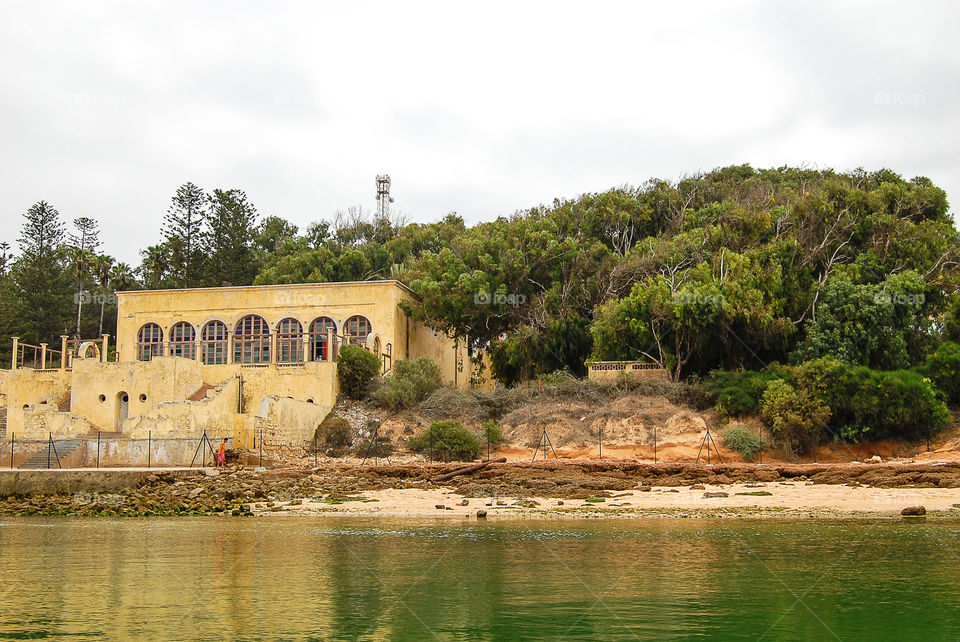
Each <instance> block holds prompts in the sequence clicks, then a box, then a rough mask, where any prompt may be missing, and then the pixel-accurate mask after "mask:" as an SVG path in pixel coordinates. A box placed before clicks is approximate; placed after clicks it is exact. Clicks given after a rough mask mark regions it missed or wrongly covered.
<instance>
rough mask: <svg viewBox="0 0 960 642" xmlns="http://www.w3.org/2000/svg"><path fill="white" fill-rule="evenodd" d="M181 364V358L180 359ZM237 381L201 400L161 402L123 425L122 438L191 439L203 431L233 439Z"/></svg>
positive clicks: (218, 387) (231, 381)
mask: <svg viewBox="0 0 960 642" xmlns="http://www.w3.org/2000/svg"><path fill="white" fill-rule="evenodd" d="M179 361H183V359H179ZM238 394H239V382H238V380H237V379H236V378H235V377H231V378H229V379H227V380H226V381H224V382H223V383H222V384H221V385H219V386H217V387H215V388H212V389H210V390H208V391H207V396H206V397H205V398H203V399H200V400H197V401H192V400H187V401H161V402H159V403H158V404H157V405H156V407H155V408H151V409H150V410H148V411H146V412H144V413H143V414H140V415H137V416H136V417H130V418H129V419H127V420H126V421H124V422H123V427H122V430H121V432H122V433H123V436H124V437H130V438H134V439H145V438H147V437H148V436H152V437H153V438H155V439H168V438H193V437H200V436H201V435H202V434H203V433H204V432H206V433H207V436H208V437H210V438H213V437H214V436H215V435H216V436H218V437H221V438H222V437H230V438H232V437H233V434H234V425H235V423H236V419H235V417H236V416H237V396H238Z"/></svg>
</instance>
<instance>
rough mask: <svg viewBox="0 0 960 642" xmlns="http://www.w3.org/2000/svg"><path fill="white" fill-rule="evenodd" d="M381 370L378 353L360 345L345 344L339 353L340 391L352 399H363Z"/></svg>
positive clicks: (338, 378) (338, 374)
mask: <svg viewBox="0 0 960 642" xmlns="http://www.w3.org/2000/svg"><path fill="white" fill-rule="evenodd" d="M379 372H380V359H378V358H377V355H375V354H373V353H372V352H369V351H367V350H364V349H363V348H361V347H359V346H354V345H345V346H343V347H342V348H340V354H339V355H337V381H338V383H339V384H340V392H341V393H343V394H344V395H346V396H348V397H350V398H351V399H362V398H363V397H365V396H366V395H367V393H368V392H369V389H370V384H371V383H372V382H373V379H374V377H376V376H377V374H379Z"/></svg>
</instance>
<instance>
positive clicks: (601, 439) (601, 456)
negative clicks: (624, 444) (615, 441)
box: [597, 426, 603, 460]
mask: <svg viewBox="0 0 960 642" xmlns="http://www.w3.org/2000/svg"><path fill="white" fill-rule="evenodd" d="M597 443H599V444H600V459H601V460H602V459H603V426H600V436H599V437H598V438H597Z"/></svg>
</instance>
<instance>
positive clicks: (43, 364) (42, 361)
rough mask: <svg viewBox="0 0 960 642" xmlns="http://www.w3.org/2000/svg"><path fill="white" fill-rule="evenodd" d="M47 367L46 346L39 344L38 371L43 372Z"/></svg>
mask: <svg viewBox="0 0 960 642" xmlns="http://www.w3.org/2000/svg"><path fill="white" fill-rule="evenodd" d="M46 367H47V344H46V343H41V344H40V369H41V370H45V369H46Z"/></svg>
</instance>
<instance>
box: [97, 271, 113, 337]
mask: <svg viewBox="0 0 960 642" xmlns="http://www.w3.org/2000/svg"><path fill="white" fill-rule="evenodd" d="M112 268H113V257H112V256H107V255H106V254H99V255H97V257H96V258H95V259H94V261H93V274H94V276H96V277H97V282H98V283H99V285H100V326H99V329H98V330H97V334H98V335H102V334H103V308H104V306H105V305H106V303H107V289H108V288H109V287H110V271H111V269H112Z"/></svg>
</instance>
